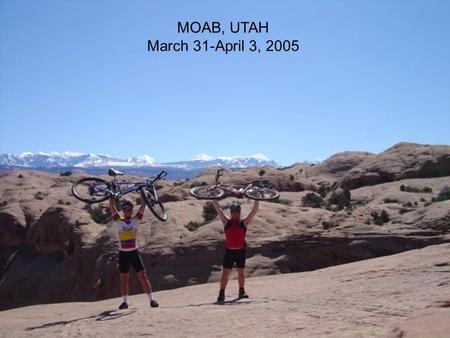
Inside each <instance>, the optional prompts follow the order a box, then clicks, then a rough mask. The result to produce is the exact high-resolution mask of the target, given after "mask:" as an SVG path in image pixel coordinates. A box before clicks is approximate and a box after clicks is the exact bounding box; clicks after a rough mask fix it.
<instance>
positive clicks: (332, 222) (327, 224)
mask: <svg viewBox="0 0 450 338" xmlns="http://www.w3.org/2000/svg"><path fill="white" fill-rule="evenodd" d="M337 226H339V223H338V222H337V221H335V220H330V221H322V228H323V229H324V230H327V229H331V228H335V227H337Z"/></svg>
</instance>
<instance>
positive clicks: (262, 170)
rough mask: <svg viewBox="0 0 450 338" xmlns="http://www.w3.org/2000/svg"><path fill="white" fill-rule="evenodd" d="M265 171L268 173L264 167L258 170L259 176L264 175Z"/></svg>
mask: <svg viewBox="0 0 450 338" xmlns="http://www.w3.org/2000/svg"><path fill="white" fill-rule="evenodd" d="M265 173H266V171H265V170H264V169H261V170H260V171H258V175H259V176H264V174H265Z"/></svg>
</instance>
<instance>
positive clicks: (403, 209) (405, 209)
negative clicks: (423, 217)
mask: <svg viewBox="0 0 450 338" xmlns="http://www.w3.org/2000/svg"><path fill="white" fill-rule="evenodd" d="M413 210H414V209H408V208H400V210H399V211H398V212H399V213H400V214H404V213H406V212H410V211H413Z"/></svg>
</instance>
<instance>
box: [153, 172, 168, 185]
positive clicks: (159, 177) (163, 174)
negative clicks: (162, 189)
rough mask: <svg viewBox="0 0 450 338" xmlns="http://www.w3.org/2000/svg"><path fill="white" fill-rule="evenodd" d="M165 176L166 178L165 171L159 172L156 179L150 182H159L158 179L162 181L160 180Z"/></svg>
mask: <svg viewBox="0 0 450 338" xmlns="http://www.w3.org/2000/svg"><path fill="white" fill-rule="evenodd" d="M166 176H167V171H165V170H163V171H161V172H160V173H159V174H158V176H156V177H155V178H154V179H153V180H152V182H155V181H157V180H160V179H162V178H164V177H166Z"/></svg>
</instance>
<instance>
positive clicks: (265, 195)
mask: <svg viewBox="0 0 450 338" xmlns="http://www.w3.org/2000/svg"><path fill="white" fill-rule="evenodd" d="M244 196H245V197H247V198H250V199H252V200H259V201H268V200H273V199H275V198H278V196H280V193H279V192H278V191H276V190H274V189H269V188H260V187H251V188H249V189H248V190H247V191H246V192H245V193H244Z"/></svg>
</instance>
